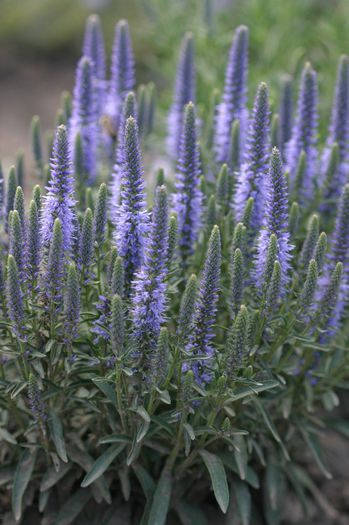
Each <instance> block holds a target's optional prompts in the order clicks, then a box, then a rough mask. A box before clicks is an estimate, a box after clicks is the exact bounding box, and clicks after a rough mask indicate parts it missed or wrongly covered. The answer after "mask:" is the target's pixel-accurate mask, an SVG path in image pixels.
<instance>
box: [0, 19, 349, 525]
mask: <svg viewBox="0 0 349 525" xmlns="http://www.w3.org/2000/svg"><path fill="white" fill-rule="evenodd" d="M193 40H194V37H193V36H192V35H191V36H187V37H186V38H185V43H184V47H183V49H182V53H181V59H180V65H179V68H178V74H177V81H176V89H175V100H174V105H173V106H172V109H171V112H172V117H173V118H172V117H171V118H170V121H169V135H170V136H171V140H172V139H173V140H174V142H173V143H174V144H175V149H174V151H173V152H174V159H175V161H176V163H173V160H174V159H173V156H172V155H170V157H169V159H168V160H167V159H166V166H167V169H166V170H160V171H159V172H158V175H157V176H156V178H155V175H156V172H157V165H158V155H159V152H161V151H164V150H163V147H162V144H161V142H162V140H163V137H162V135H161V126H158V122H157V119H155V121H154V120H153V117H154V113H153V111H152V116H151V119H152V123H154V130H153V137H152V139H151V140H150V137H149V135H148V133H145V132H144V130H145V129H146V128H147V126H148V124H145V123H146V121H147V122H148V120H147V119H148V118H150V117H149V113H148V110H149V108H151V107H152V104H153V102H151V103H150V102H149V107H148V109H147V110H145V91H144V89H143V88H140V89H139V90H138V91H136V92H137V93H138V95H139V96H138V100H137V104H138V110H139V112H137V109H136V105H137V104H136V97H135V95H134V94H133V92H130V90H132V89H134V88H135V77H134V60H133V52H132V48H131V42H130V37H129V30H128V26H127V23H126V22H125V21H122V22H119V23H118V24H117V29H116V36H115V45H114V48H113V56H112V74H111V79H110V81H109V80H106V79H105V58H104V48H103V43H102V35H101V28H100V23H99V21H98V19H97V18H95V17H92V18H90V19H89V21H88V24H87V28H86V34H85V41H84V50H83V53H84V58H82V60H81V61H80V62H79V66H78V71H77V85H76V89H75V91H74V97H73V105H72V110H71V107H70V98H69V97H68V96H66V95H65V96H64V100H63V110H62V111H60V113H59V122H60V124H59V125H58V127H57V129H56V131H55V135H54V141H53V147H52V150H51V151H50V157H51V162H50V167H49V170H48V171H49V179H48V185H47V187H46V188H44V187H42V177H43V174H44V171H45V168H44V165H45V154H44V152H43V149H42V147H41V136H40V130H39V121H38V119H37V118H35V119H34V121H33V124H32V138H33V153H34V157H35V158H34V160H35V162H34V173H33V174H32V175H33V177H35V176H39V181H35V183H34V184H35V187H34V189H33V192H32V200H31V201H30V203H28V204H27V202H26V198H25V196H26V195H30V192H27V191H26V192H23V189H22V188H21V187H18V184H19V182H20V179H21V176H22V175H21V174H22V171H23V170H22V168H21V163H17V167H16V168H14V167H13V168H11V169H10V172H9V176H8V177H7V178H5V181H4V185H3V183H2V174H1V176H0V179H1V180H0V206H1V210H0V228H1V239H2V242H1V247H0V441H1V447H0V449H1V466H0V521H2V522H3V523H4V524H9V523H13V519H14V520H16V521H17V522H20V520H23V521H22V523H24V522H25V520H27V512H28V519H29V516H33V515H35V516H38V515H39V516H40V517H37V520H40V521H42V523H54V524H55V525H59V524H61V525H62V524H66V525H68V524H70V523H71V524H73V523H76V524H78V523H81V522H84V523H86V522H87V521H86V520H90V519H91V523H92V522H93V523H97V522H99V523H103V524H106V525H107V524H109V523H112V522H113V521H114V520H115V519H116V517H119V515H120V516H124V517H123V518H121V519H122V520H123V523H125V525H126V524H129V525H131V524H132V525H133V524H142V525H154V524H156V525H165V524H166V523H172V522H173V523H177V522H178V523H181V524H183V525H187V524H194V523H195V524H200V525H208V523H213V522H214V523H218V522H219V518H220V516H219V514H221V513H227V515H228V518H227V519H228V521H229V523H230V522H233V521H234V523H235V520H236V522H237V523H241V524H243V525H248V524H250V523H251V524H252V523H262V522H263V523H267V524H268V525H278V524H279V523H280V524H281V523H283V519H284V505H283V502H284V501H285V498H286V497H288V495H289V491H293V492H294V494H295V496H296V497H297V498H299V499H300V500H301V502H302V505H303V507H304V511H305V513H307V511H308V508H311V505H308V502H309V500H310V498H312V497H313V500H314V501H318V500H319V491H318V489H317V488H316V485H315V484H314V482H313V481H312V479H311V477H312V475H313V468H312V469H311V470H310V471H309V472H308V471H307V469H306V467H305V466H304V465H305V464H306V462H305V461H304V452H306V455H307V461H308V460H309V457H312V456H313V457H314V462H315V464H316V468H319V469H320V471H321V472H322V473H323V474H324V475H325V476H326V477H328V478H329V477H330V473H329V472H328V468H327V466H326V465H325V463H324V461H323V458H322V455H321V453H320V452H319V451H320V436H321V435H322V434H323V432H324V428H325V426H326V425H330V426H333V427H334V428H335V429H337V430H338V429H343V428H344V429H345V426H344V423H343V422H342V421H340V420H338V419H336V420H334V419H333V418H329V417H328V415H327V413H326V412H327V411H330V410H331V409H332V408H334V407H335V406H337V404H338V395H337V391H338V390H339V389H340V388H341V387H344V388H346V389H347V388H348V387H349V384H348V377H349V363H348V335H347V334H348V326H349V325H348V323H349V317H348V264H349V241H348V239H349V219H348V217H349V186H348V185H347V184H346V178H345V177H344V173H345V169H344V167H345V165H346V162H347V158H346V156H347V150H348V147H349V144H348V141H349V137H348V133H347V126H348V122H347V120H348V119H347V102H348V101H347V97H348V93H347V87H348V86H347V84H348V79H347V73H348V64H347V59H346V58H342V59H341V61H340V67H339V76H338V81H337V87H336V95H335V102H334V108H333V112H332V119H331V126H330V130H329V133H328V136H319V137H318V136H317V109H316V105H317V87H316V75H315V72H314V71H313V70H312V68H311V66H309V65H307V66H306V67H305V69H304V71H303V73H302V78H301V89H300V95H299V102H298V107H297V111H296V115H295V116H294V115H293V108H292V103H291V98H292V97H291V88H290V83H289V81H287V82H286V84H285V85H284V87H283V88H282V91H281V94H280V97H279V104H276V105H275V107H278V108H279V117H278V118H275V116H273V123H274V124H273V130H272V131H273V133H272V136H271V132H270V121H271V111H270V107H269V101H268V87H267V84H266V83H261V84H260V86H259V88H258V90H257V96H256V99H255V103H254V106H253V108H252V111H251V116H250V118H249V119H248V120H247V114H248V110H247V106H246V103H247V101H246V92H247V90H246V81H247V44H248V30H247V28H245V27H240V28H238V30H237V32H236V36H235V39H234V42H233V45H232V48H231V51H230V56H229V60H228V66H227V72H226V80H225V85H224V87H223V90H222V92H223V95H222V100H221V103H220V104H219V107H218V111H217V115H216V118H213V115H212V114H211V115H210V116H209V118H208V121H207V122H204V118H201V126H199V125H198V122H199V121H200V119H199V118H198V114H197V111H199V112H200V107H201V104H199V105H198V109H196V108H195V106H194V100H193V99H194V97H195V89H194V88H195V80H194V78H195V74H194V72H195V64H194V54H193ZM108 86H109V88H108ZM216 99H217V96H216V98H215V99H214V105H215V104H216V102H215V101H216ZM95 100H97V102H96V106H94V104H95V102H94V101H95ZM200 102H202V103H205V102H206V101H200ZM92 113H93V115H92ZM146 115H148V116H146ZM160 116H161V114H160ZM174 116H175V120H173V119H174ZM92 117H93V118H92ZM200 117H201V115H200ZM108 119H109V120H108ZM62 121H64V122H65V124H66V125H67V126H68V129H67V127H66V125H65V124H61V122H62ZM106 121H109V124H112V126H111V127H112V129H110V130H109V131H110V135H111V137H110V140H109V142H108V144H109V147H110V151H112V150H113V149H114V150H115V151H113V155H112V157H113V159H114V161H113V163H114V162H115V167H114V168H113V167H112V164H113V163H110V158H109V157H108V156H106V155H104V154H103V152H102V151H101V150H102V149H103V148H100V145H101V143H100V142H98V141H97V144H98V145H97V146H96V147H95V145H94V144H95V142H88V146H87V140H86V139H87V138H88V139H89V140H90V138H91V137H92V135H93V134H94V133H95V135H93V136H96V137H101V136H105V135H106V128H105V126H106ZM160 122H161V119H160ZM92 123H93V126H92ZM291 123H292V129H291ZM76 126H77V127H78V130H77V131H76V133H75V131H74V127H76ZM148 128H149V126H148ZM140 129H141V131H142V133H141V135H140V131H139V130H140ZM320 129H322V128H320ZM200 130H205V137H204V139H203V138H202V133H201V131H200ZM206 132H207V134H206ZM91 134H92V135H91ZM213 137H214V140H212V138H213ZM114 139H116V140H114ZM165 140H166V139H165ZM165 140H164V141H165ZM272 144H274V145H275V144H277V145H278V146H279V148H277V147H275V148H272ZM318 144H320V145H321V146H323V147H324V148H325V150H324V152H320V151H319V149H318ZM92 146H93V147H92ZM323 147H322V149H323ZM143 148H145V149H146V151H147V155H146V156H145V159H146V163H145V166H146V168H145V169H144V167H143V161H142V149H143ZM328 150H329V153H330V154H329V159H328V162H327V161H326V162H323V163H322V164H323V166H322V167H323V168H324V170H325V172H326V173H322V170H320V169H319V164H318V158H320V154H321V155H323V156H324V157H323V158H325V157H326V155H327V153H328ZM173 152H172V153H173ZM161 158H163V157H161ZM154 159H156V160H154ZM326 159H327V157H326ZM72 160H73V161H74V162H72ZM87 161H88V162H87ZM86 162H87V163H86ZM15 164H16V163H15ZM28 165H29V163H28ZM325 165H326V166H325ZM342 168H343V169H342ZM85 171H86V174H87V173H88V177H89V184H90V186H89V188H88V190H87V191H86V189H85V187H84V184H81V180H82V179H81V174H84V173H85ZM110 177H111V178H112V184H110ZM29 180H30V179H29V178H28V179H27V181H26V184H28V181H29ZM36 182H39V183H40V184H39V185H38V184H36ZM154 188H155V190H154ZM27 189H28V188H27ZM109 189H110V191H109V194H108V190H109ZM330 203H331V206H333V208H334V210H333V212H332V210H331V213H327V212H326V211H325V210H326V209H327V208H326V207H328V206H329V205H330ZM335 215H336V218H335V220H334V216H335ZM345 432H346V430H345ZM260 491H261V492H260ZM261 493H262V494H263V497H262V496H261ZM30 507H31V509H30V510H29V508H30ZM322 508H325V509H331V504H330V503H329V502H325V503H324V502H323V500H322ZM29 512H30V514H29ZM124 512H125V514H123V513H124ZM210 512H213V516H214V517H213V518H212V519H211V518H210V520H208V518H207V516H208V515H209V513H210ZM333 512H334V511H333V509H331V515H332V516H333ZM309 519H310V518H309ZM309 519H308V516H306V517H305V518H304V520H305V522H309ZM79 520H80V521H79ZM172 520H173V521H172Z"/></svg>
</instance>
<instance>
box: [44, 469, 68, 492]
mask: <svg viewBox="0 0 349 525" xmlns="http://www.w3.org/2000/svg"><path fill="white" fill-rule="evenodd" d="M71 467H72V464H71V463H63V464H62V463H61V464H60V468H59V470H58V471H57V470H56V469H55V468H50V469H49V470H48V471H47V472H46V473H45V475H44V476H43V478H42V480H41V485H40V492H45V491H46V490H48V489H50V488H51V487H53V486H54V485H55V484H56V483H57V482H58V481H59V480H60V479H62V478H63V476H65V475H66V474H67V472H69V470H70V469H71Z"/></svg>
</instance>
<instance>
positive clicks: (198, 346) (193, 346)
mask: <svg viewBox="0 0 349 525" xmlns="http://www.w3.org/2000/svg"><path fill="white" fill-rule="evenodd" d="M220 272H221V237H220V233H219V228H218V226H214V227H213V229H212V233H211V237H210V241H209V245H208V250H207V256H206V261H205V266H204V270H203V273H202V277H201V281H200V290H199V297H198V300H197V303H196V308H195V315H194V322H193V329H192V333H191V336H190V340H189V343H188V345H187V348H186V350H187V352H188V353H189V354H193V355H195V356H197V357H198V361H191V363H193V364H192V365H191V368H192V370H193V373H194V377H195V380H196V381H197V383H198V384H199V385H204V384H205V383H208V382H210V380H211V376H212V371H211V367H210V360H211V359H210V358H212V356H213V348H212V346H211V340H212V339H213V337H214V334H213V331H212V328H213V325H214V322H215V318H216V311H217V302H218V292H219V280H220ZM200 357H204V358H205V359H200ZM206 358H207V359H206ZM185 368H188V366H187V365H185Z"/></svg>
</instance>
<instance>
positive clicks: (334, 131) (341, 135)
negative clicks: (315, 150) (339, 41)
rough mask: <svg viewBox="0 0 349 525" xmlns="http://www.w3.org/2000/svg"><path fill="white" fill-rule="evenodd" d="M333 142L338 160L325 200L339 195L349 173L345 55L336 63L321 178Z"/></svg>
mask: <svg viewBox="0 0 349 525" xmlns="http://www.w3.org/2000/svg"><path fill="white" fill-rule="evenodd" d="M334 143H337V144H338V154H339V162H338V165H337V167H336V170H335V173H334V175H333V178H332V183H331V185H330V187H329V188H327V191H326V192H325V194H324V198H325V200H326V201H327V200H332V199H336V198H338V197H339V196H340V194H341V191H342V188H343V185H344V184H345V182H346V181H347V180H348V174H349V57H348V56H345V55H344V56H342V57H341V58H340V61H339V65H338V74H337V83H336V89H335V94H334V99H333V105H332V115H331V123H330V128H329V132H328V138H327V142H326V146H325V149H324V152H323V155H322V162H321V173H322V180H323V179H324V177H325V175H326V172H327V170H328V168H329V163H330V156H331V148H332V146H333V144H334ZM332 207H333V204H332V203H324V205H323V206H322V210H321V211H324V212H329V211H331V208H332Z"/></svg>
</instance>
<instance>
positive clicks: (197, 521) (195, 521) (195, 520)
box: [176, 501, 208, 525]
mask: <svg viewBox="0 0 349 525" xmlns="http://www.w3.org/2000/svg"><path fill="white" fill-rule="evenodd" d="M176 512H177V514H178V516H179V517H180V520H181V522H182V523H183V525H208V521H207V519H206V516H205V514H204V512H203V511H202V510H201V509H200V507H197V506H196V505H190V504H189V503H187V502H186V501H181V502H179V503H178V504H177V505H176Z"/></svg>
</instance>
